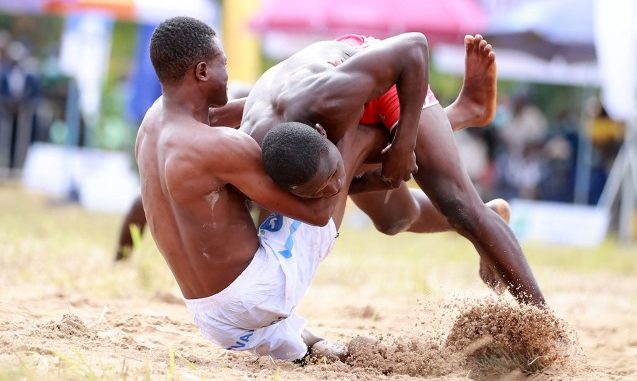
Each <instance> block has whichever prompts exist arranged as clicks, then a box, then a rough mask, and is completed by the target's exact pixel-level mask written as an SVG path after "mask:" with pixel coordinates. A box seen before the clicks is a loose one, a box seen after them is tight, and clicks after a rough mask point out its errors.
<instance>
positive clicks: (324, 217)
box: [309, 209, 332, 226]
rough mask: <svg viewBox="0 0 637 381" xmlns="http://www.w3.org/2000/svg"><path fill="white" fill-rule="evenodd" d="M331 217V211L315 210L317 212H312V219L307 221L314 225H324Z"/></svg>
mask: <svg viewBox="0 0 637 381" xmlns="http://www.w3.org/2000/svg"><path fill="white" fill-rule="evenodd" d="M331 218H332V213H330V212H329V211H328V210H325V209H323V210H321V211H317V213H314V215H313V216H312V221H309V222H310V223H311V224H312V225H315V226H325V225H327V224H328V223H329V222H330V219H331Z"/></svg>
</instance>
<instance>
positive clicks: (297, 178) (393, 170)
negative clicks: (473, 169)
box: [241, 33, 544, 305]
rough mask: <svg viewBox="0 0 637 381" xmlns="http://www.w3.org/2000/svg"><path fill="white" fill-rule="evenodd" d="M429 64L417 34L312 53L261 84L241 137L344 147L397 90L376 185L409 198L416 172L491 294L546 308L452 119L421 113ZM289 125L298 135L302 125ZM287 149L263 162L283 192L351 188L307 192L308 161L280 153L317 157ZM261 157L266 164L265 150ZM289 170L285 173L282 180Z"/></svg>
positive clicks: (329, 182) (327, 185) (380, 202)
mask: <svg viewBox="0 0 637 381" xmlns="http://www.w3.org/2000/svg"><path fill="white" fill-rule="evenodd" d="M477 39H480V41H479V42H478V43H476V44H473V45H471V44H468V49H474V50H478V51H483V52H484V51H490V50H491V47H490V46H489V45H488V44H487V43H486V41H483V40H481V38H479V36H477V37H476V38H475V40H477ZM486 56H487V57H489V56H491V54H490V53H488V54H487V55H486ZM427 65H428V47H427V42H426V39H425V38H424V36H422V35H420V34H417V33H410V34H404V35H400V36H396V37H392V38H389V39H386V40H383V41H380V42H377V43H373V44H369V46H368V47H361V46H355V45H353V44H351V43H347V42H339V41H324V42H320V43H316V44H312V45H310V46H309V47H307V48H305V49H303V50H301V51H300V52H298V53H296V54H295V55H293V56H292V57H290V58H289V59H287V60H285V61H283V62H282V63H280V64H278V65H276V66H274V67H272V68H271V69H270V70H268V71H267V72H266V73H264V74H263V76H261V78H260V79H259V80H258V81H257V83H256V84H255V86H254V87H253V89H252V91H251V93H250V95H249V96H248V100H247V101H246V105H245V109H244V114H243V118H242V126H241V130H243V131H246V132H247V133H249V134H250V135H251V136H252V137H253V138H254V139H255V140H256V141H257V142H258V143H260V144H261V143H263V139H264V136H265V135H266V134H267V133H268V132H269V131H270V130H271V129H272V128H273V127H274V126H276V125H278V124H280V123H287V122H301V123H303V124H306V125H308V126H310V127H312V128H316V129H317V130H319V131H321V132H323V134H324V135H325V137H326V139H329V140H330V141H332V142H333V143H337V144H340V143H339V142H340V139H341V138H342V137H343V136H344V135H345V134H346V132H348V131H350V130H353V129H356V128H357V127H358V125H359V122H360V118H361V117H362V116H363V115H364V114H365V107H366V106H367V104H368V102H370V101H372V100H374V99H376V98H378V97H379V96H380V95H382V94H385V93H386V92H387V91H388V90H389V91H391V90H390V89H391V88H392V86H394V85H395V87H396V96H397V98H398V102H399V106H400V112H399V113H398V115H399V119H398V121H397V123H394V124H388V127H389V128H390V129H391V139H392V140H391V142H390V144H389V145H388V146H387V147H386V148H385V149H383V153H382V155H381V161H382V167H381V172H378V171H375V172H374V174H375V175H377V176H376V180H377V179H378V178H381V179H382V180H384V182H386V183H390V184H391V185H392V186H400V187H401V188H398V190H399V191H400V190H401V189H402V191H401V192H403V194H404V195H405V197H412V195H411V194H410V193H411V192H410V191H409V190H408V189H407V188H406V187H405V186H404V185H402V184H401V181H402V180H405V179H407V178H409V177H410V176H411V174H412V172H415V170H416V169H417V168H418V171H417V172H415V173H414V179H415V180H416V182H417V183H418V185H419V186H420V187H421V189H422V190H423V191H425V193H426V194H427V195H428V196H429V199H430V200H431V201H432V203H433V205H434V206H435V208H436V209H437V210H438V211H439V212H440V213H441V214H442V215H443V216H444V218H445V219H446V221H447V222H448V224H449V225H450V226H452V227H453V228H454V229H455V230H456V231H457V232H459V233H460V234H462V235H463V236H465V237H466V238H468V239H469V240H470V241H471V242H472V243H473V244H474V246H475V247H476V249H477V251H478V253H479V254H480V257H481V271H480V274H481V276H482V277H483V280H485V282H487V284H490V285H492V286H493V285H494V284H498V283H503V284H504V285H505V286H506V287H508V289H509V291H510V292H511V294H512V295H513V296H514V297H516V299H517V300H518V301H520V302H530V303H534V304H538V305H543V304H544V297H543V296H542V293H541V291H540V289H539V286H538V285H537V283H536V281H535V279H534V277H533V274H532V272H531V270H530V268H529V266H528V264H527V262H526V259H525V258H524V255H523V254H522V251H521V249H520V247H519V244H518V243H517V241H516V239H515V237H514V236H513V233H512V232H511V231H510V229H509V228H508V226H507V225H506V223H505V222H504V221H503V220H502V219H501V218H499V217H498V215H497V214H496V213H493V212H492V211H491V210H490V209H489V208H488V207H486V206H485V205H484V204H483V203H482V201H481V200H480V198H479V197H478V194H477V192H476V190H475V188H474V187H473V185H472V184H471V182H470V180H469V177H468V175H467V174H466V172H465V171H464V169H463V167H462V164H461V163H460V158H459V155H458V152H457V148H456V147H455V143H454V140H453V135H452V128H451V126H450V124H449V120H448V119H447V117H446V115H445V113H444V110H443V109H442V108H441V107H440V105H432V106H431V107H427V108H426V109H424V110H422V113H421V108H422V105H423V104H424V103H425V99H426V89H427V88H428V66H427ZM493 70H494V71H495V68H494V69H493ZM285 126H286V128H287V129H288V130H292V129H294V128H296V127H298V124H285ZM285 141H286V142H287V143H286V144H283V145H279V146H278V147H276V148H275V149H272V150H271V152H276V153H275V154H272V155H270V156H269V158H270V159H273V160H274V161H271V162H267V161H266V160H265V156H264V164H265V165H266V169H268V173H270V175H271V176H273V179H274V180H275V181H276V182H277V183H278V184H279V185H281V186H283V187H285V188H287V189H289V190H290V191H291V192H292V193H294V194H296V195H299V196H302V197H310V198H312V197H324V196H328V195H331V194H335V193H338V192H340V191H341V190H342V189H343V184H344V183H346V181H343V178H342V176H340V175H339V174H338V173H333V174H331V175H330V176H329V177H327V178H324V179H320V180H321V181H317V182H316V183H315V184H317V185H320V186H303V185H300V184H306V180H307V177H304V176H303V174H304V171H303V167H302V163H303V162H304V161H300V162H299V163H300V164H301V166H298V165H296V166H295V165H293V164H294V163H295V161H294V160H293V159H291V158H290V156H288V155H285V156H284V155H283V154H280V153H281V150H284V151H285V150H287V151H292V152H294V151H295V149H297V148H301V152H300V154H301V155H316V153H310V152H308V151H307V150H303V149H302V147H300V146H297V145H296V143H293V142H292V141H290V140H289V139H288V140H285ZM262 148H263V151H264V155H265V153H266V149H265V146H263V147H262ZM348 149H354V150H355V149H356V147H355V146H354V147H348ZM341 154H343V151H342V150H341ZM283 157H285V159H283ZM346 164H347V163H346ZM281 166H285V168H286V170H285V171H283V172H281V171H279V169H280V168H281ZM346 166H347V165H346ZM275 168H276V169H277V171H278V173H275V172H274V169H275ZM368 173H369V172H368ZM345 189H347V188H345ZM390 192H392V193H393V192H395V191H390ZM361 196H362V197H365V195H361ZM388 197H391V193H389V194H388V193H387V191H385V193H384V195H383V197H382V198H381V197H376V198H371V199H369V200H368V201H369V202H368V203H366V204H365V203H364V205H363V206H361V204H360V203H358V204H359V206H361V209H363V210H364V211H366V212H368V214H370V215H372V213H370V212H369V209H370V208H373V210H375V211H376V213H383V211H384V210H388V208H387V205H385V203H386V201H387V200H388ZM485 278H486V279H485Z"/></svg>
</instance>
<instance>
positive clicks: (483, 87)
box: [445, 34, 497, 131]
mask: <svg viewBox="0 0 637 381" xmlns="http://www.w3.org/2000/svg"><path fill="white" fill-rule="evenodd" d="M464 44H465V73H464V81H463V84H462V90H460V94H459V95H458V98H456V100H455V101H454V102H453V103H452V104H451V105H450V106H449V107H447V108H446V109H445V111H446V112H447V116H448V118H449V122H451V126H452V128H453V130H454V131H457V130H460V129H463V128H466V127H481V126H485V125H487V124H488V123H489V122H491V121H492V120H493V117H494V116H495V107H496V95H497V68H496V63H495V52H493V48H492V47H491V45H490V44H488V43H487V41H486V40H485V39H484V38H483V37H482V36H481V35H479V34H476V35H475V36H469V35H467V36H465V38H464Z"/></svg>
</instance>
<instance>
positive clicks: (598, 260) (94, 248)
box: [0, 184, 637, 296]
mask: <svg viewBox="0 0 637 381" xmlns="http://www.w3.org/2000/svg"><path fill="white" fill-rule="evenodd" d="M0 210H2V213H0V249H1V250H0V274H1V275H2V276H1V277H0V285H2V283H4V284H5V285H19V284H20V283H40V284H48V285H52V286H56V287H59V288H60V289H62V290H68V291H73V290H77V289H81V290H83V292H87V293H91V294H94V295H97V296H126V295H130V294H131V292H133V293H140V294H147V293H151V292H155V291H158V290H165V289H174V287H175V282H174V280H173V278H172V275H171V274H170V271H169V270H168V267H167V266H166V265H165V263H164V261H163V259H162V258H161V255H160V254H159V253H158V251H157V249H156V248H155V245H154V243H153V241H152V238H151V237H150V235H149V234H145V235H144V237H142V238H141V239H140V238H139V237H138V234H135V246H136V249H135V252H134V254H133V255H132V257H131V258H130V260H129V261H128V262H129V263H126V264H124V265H115V264H114V263H113V257H114V251H115V241H116V237H117V231H118V229H119V224H120V223H121V216H120V215H117V214H103V213H92V212H87V211H85V210H82V209H81V208H79V207H78V206H77V205H73V204H61V203H59V202H58V203H56V202H53V201H51V200H49V199H47V198H45V197H42V196H39V195H34V194H30V193H28V192H26V191H24V190H23V189H22V188H21V187H20V186H19V185H16V184H8V185H7V184H4V185H2V186H1V187H0ZM523 248H524V250H525V253H526V255H527V258H528V260H529V262H530V263H531V265H532V266H533V268H534V269H539V270H541V269H543V268H549V269H554V270H567V271H572V272H578V273H585V274H593V273H609V274H613V275H619V276H635V275H637V246H635V245H620V244H617V243H615V242H613V241H610V240H609V241H607V242H605V243H604V244H603V245H601V246H600V247H598V248H594V249H581V248H569V247H556V246H548V245H541V244H529V245H524V246H523ZM477 263H478V256H477V255H476V254H475V250H474V249H473V247H472V246H471V244H470V243H469V242H468V241H467V240H465V239H463V238H461V237H459V236H458V235H456V234H454V233H440V234H412V233H404V234H399V235H397V236H393V237H388V236H385V235H383V234H380V233H378V232H376V231H375V230H374V229H373V227H372V226H371V225H370V226H367V227H363V228H353V227H348V226H347V224H345V225H344V227H343V228H342V229H341V233H340V236H339V238H338V239H337V244H336V249H335V251H334V253H333V254H332V255H331V256H330V258H329V260H328V261H326V262H325V264H324V266H325V267H327V268H328V270H325V271H321V274H320V277H319V279H318V280H317V281H318V282H320V283H322V284H328V285H329V284H330V283H333V282H334V281H337V282H338V283H339V284H340V285H342V286H345V287H348V286H351V287H356V286H358V285H360V284H366V285H371V286H370V287H372V288H373V287H376V289H377V291H378V292H381V293H384V292H385V291H391V292H394V291H395V290H396V289H398V290H400V291H408V292H417V293H419V292H427V291H428V290H429V289H430V287H431V285H430V284H428V278H430V277H431V273H432V271H431V270H432V269H436V270H437V271H438V273H440V274H445V273H449V274H452V275H453V276H458V277H459V281H460V282H464V281H467V282H470V281H473V280H474V279H475V269H476V266H477ZM96 274H97V275H99V276H95V275H96ZM428 274H429V277H428ZM377 279H382V280H383V281H382V282H376V281H375V280H377Z"/></svg>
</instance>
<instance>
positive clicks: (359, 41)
mask: <svg viewBox="0 0 637 381" xmlns="http://www.w3.org/2000/svg"><path fill="white" fill-rule="evenodd" d="M336 41H340V42H344V43H346V44H349V45H351V46H357V47H360V48H362V49H365V48H367V47H368V46H370V45H372V44H374V43H377V42H378V41H380V40H378V39H376V38H374V37H366V36H361V35H358V34H346V35H344V36H341V37H339V38H337V39H336ZM438 103H439V102H438V99H436V96H435V95H434V93H433V92H432V91H431V88H430V87H427V96H426V97H425V104H424V105H423V106H422V108H423V109H425V108H427V107H429V106H433V105H436V104H438ZM399 120H400V103H399V102H398V92H397V91H396V86H395V85H394V86H392V87H391V88H390V89H389V90H388V91H387V92H386V93H385V94H383V95H381V96H380V97H378V98H376V99H374V100H371V101H369V102H367V103H366V104H365V110H364V111H363V116H362V117H361V120H360V124H382V125H383V126H385V127H387V128H388V129H389V130H390V131H391V130H392V128H394V127H396V124H398V121H399Z"/></svg>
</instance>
